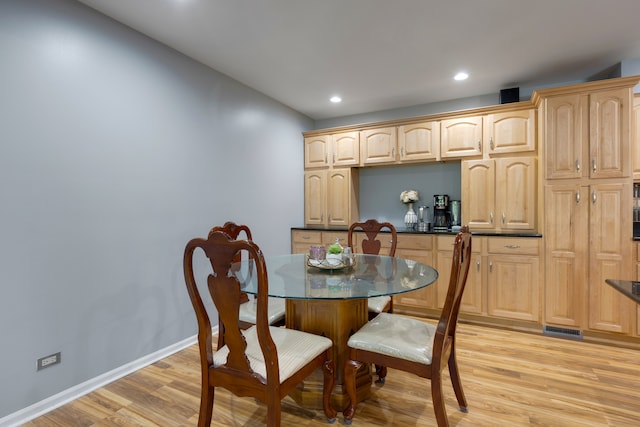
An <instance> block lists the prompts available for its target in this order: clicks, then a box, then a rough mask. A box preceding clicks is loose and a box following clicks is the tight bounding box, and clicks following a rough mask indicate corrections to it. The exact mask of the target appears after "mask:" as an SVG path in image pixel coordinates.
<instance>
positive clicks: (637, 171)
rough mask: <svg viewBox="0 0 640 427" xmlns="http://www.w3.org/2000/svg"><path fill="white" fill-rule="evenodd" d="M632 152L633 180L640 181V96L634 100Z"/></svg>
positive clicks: (636, 96)
mask: <svg viewBox="0 0 640 427" xmlns="http://www.w3.org/2000/svg"><path fill="white" fill-rule="evenodd" d="M631 126H632V130H631V147H632V148H631V152H632V154H633V179H634V180H640V94H636V95H635V96H634V98H633V115H632V121H631Z"/></svg>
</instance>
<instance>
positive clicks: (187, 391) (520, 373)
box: [26, 324, 640, 427]
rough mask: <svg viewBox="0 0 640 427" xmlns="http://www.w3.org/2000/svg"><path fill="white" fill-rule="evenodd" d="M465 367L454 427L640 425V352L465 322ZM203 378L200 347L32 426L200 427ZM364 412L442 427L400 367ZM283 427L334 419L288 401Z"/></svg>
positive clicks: (247, 420)
mask: <svg viewBox="0 0 640 427" xmlns="http://www.w3.org/2000/svg"><path fill="white" fill-rule="evenodd" d="M458 362H459V365H460V371H461V376H462V382H463V386H464V390H465V394H466V396H467V401H468V403H469V413H467V414H463V413H461V412H460V411H459V410H458V408H457V405H456V400H455V397H454V394H453V390H452V388H451V385H450V384H451V383H450V382H449V378H448V374H447V376H446V382H445V395H446V398H447V412H448V415H449V420H450V424H451V425H452V426H459V427H462V426H469V427H471V426H472V427H482V426H488V427H489V426H490V427H499V426H505V427H506V426H508V427H514V426H571V427H574V426H640V352H639V351H636V350H629V349H623V348H615V347H606V346H602V345H597V344H588V343H584V342H579V341H571V340H564V339H559V338H552V337H543V336H537V335H530V334H524V333H518V332H509V331H503V330H496V329H490V328H484V327H478V326H470V325H465V324H460V325H459V331H458ZM199 375H200V374H199V366H198V352H197V348H196V347H195V346H193V347H190V348H188V349H185V350H183V351H181V352H179V353H177V354H175V355H172V356H170V357H168V358H166V359H164V360H162V361H159V362H157V363H154V364H153V365H150V366H148V367H146V368H144V369H141V370H140V371H138V372H135V373H133V374H131V375H129V376H127V377H125V378H122V379H120V380H118V381H115V382H113V383H111V384H109V385H107V386H105V387H103V388H101V389H99V390H97V391H95V392H92V393H90V394H88V395H86V396H84V397H82V398H79V399H77V400H75V401H73V402H71V403H69V404H67V405H65V406H63V407H61V408H58V409H56V410H54V411H52V412H50V413H48V414H46V415H44V416H42V417H40V418H38V419H35V420H33V421H32V422H29V423H28V424H26V426H28V427H35V426H47V427H50V426H195V425H196V424H197V411H198V405H199V387H200V384H199V383H200V376H199ZM357 410H358V412H357V413H356V417H355V418H354V422H353V425H354V426H355V427H357V426H434V425H435V417H434V415H433V408H432V405H431V394H430V389H429V384H428V382H425V381H422V380H420V379H419V378H417V377H413V376H410V375H408V374H404V373H402V372H399V371H394V370H389V375H388V377H387V382H386V383H385V384H384V385H383V386H379V385H377V384H376V385H374V387H373V394H372V397H371V398H370V399H369V400H367V401H365V402H362V403H360V404H359V405H358V408H357ZM213 412H214V415H213V417H214V422H213V425H224V426H259V425H263V423H264V421H265V419H266V410H265V407H264V406H263V405H262V404H260V403H258V402H257V401H256V400H254V399H251V398H237V397H234V396H232V395H230V394H229V393H228V392H226V391H225V390H219V391H216V399H215V403H214V410H213ZM339 415H341V414H339ZM342 423H343V420H342V418H339V420H338V421H337V422H336V424H334V425H342ZM282 425H283V426H327V423H326V421H325V419H324V416H323V413H322V411H310V410H305V409H303V408H300V407H298V406H297V405H296V404H295V403H294V402H293V400H290V399H289V398H286V399H285V400H284V401H283V415H282Z"/></svg>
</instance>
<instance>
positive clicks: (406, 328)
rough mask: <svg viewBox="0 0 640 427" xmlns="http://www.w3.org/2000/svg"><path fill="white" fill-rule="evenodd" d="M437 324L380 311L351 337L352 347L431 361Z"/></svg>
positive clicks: (350, 345)
mask: <svg viewBox="0 0 640 427" xmlns="http://www.w3.org/2000/svg"><path fill="white" fill-rule="evenodd" d="M435 333H436V327H435V326H434V325H431V324H429V323H425V322H421V321H419V320H415V319H411V318H408V317H404V316H400V315H397V314H390V313H380V314H379V315H377V316H376V317H375V319H372V320H371V321H370V322H368V323H367V324H365V325H364V326H363V327H362V328H361V329H360V330H359V331H358V332H356V333H355V334H353V335H352V336H351V338H349V342H348V345H349V347H352V348H356V349H360V350H367V351H373V352H375V353H380V354H386V355H388V356H393V357H397V358H400V359H405V360H410V361H413V362H419V363H424V364H431V359H432V352H433V339H434V337H435Z"/></svg>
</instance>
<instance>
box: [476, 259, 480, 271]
mask: <svg viewBox="0 0 640 427" xmlns="http://www.w3.org/2000/svg"><path fill="white" fill-rule="evenodd" d="M476 270H477V271H480V260H478V261H476Z"/></svg>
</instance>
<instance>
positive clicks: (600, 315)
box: [589, 183, 635, 334]
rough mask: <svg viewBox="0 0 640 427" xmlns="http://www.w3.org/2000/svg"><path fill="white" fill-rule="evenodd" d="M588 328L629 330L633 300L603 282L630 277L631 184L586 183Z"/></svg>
mask: <svg viewBox="0 0 640 427" xmlns="http://www.w3.org/2000/svg"><path fill="white" fill-rule="evenodd" d="M590 192H591V194H590V196H589V204H590V206H591V208H590V224H589V232H590V234H589V238H590V254H589V274H590V280H589V328H591V329H596V330H599V331H606V332H618V333H623V334H628V333H630V332H631V326H632V316H633V311H635V306H634V303H633V301H631V300H630V299H628V298H627V297H625V296H624V295H622V294H621V293H620V292H618V291H616V290H615V289H613V288H612V287H611V286H609V285H607V284H606V283H605V280H606V279H611V278H620V277H623V278H624V277H627V278H628V277H633V276H632V274H633V269H632V262H633V257H632V256H631V255H630V254H631V253H632V250H633V246H632V244H633V240H632V226H631V218H630V217H631V215H630V214H629V212H631V184H630V183H618V184H594V185H591V186H590Z"/></svg>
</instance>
